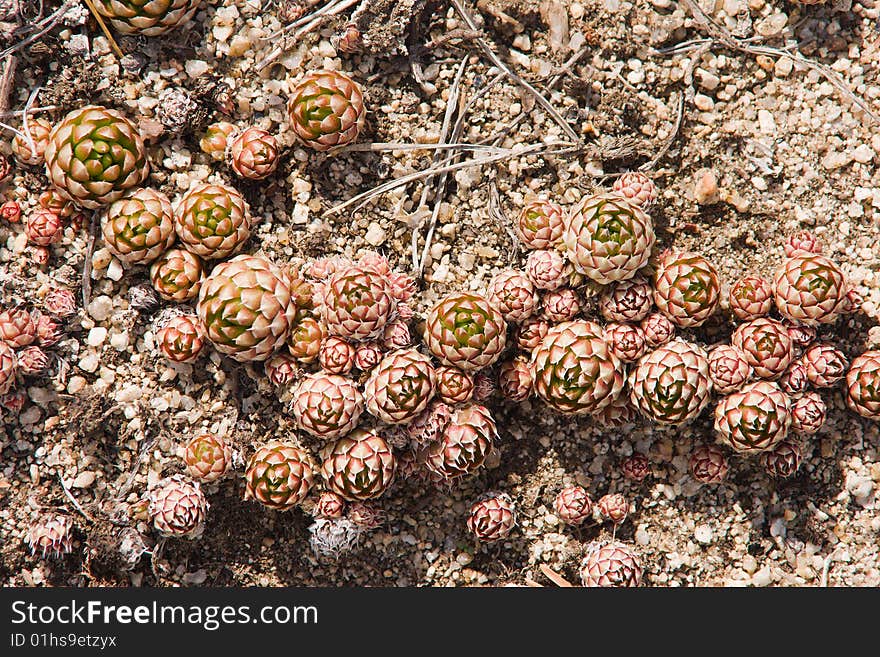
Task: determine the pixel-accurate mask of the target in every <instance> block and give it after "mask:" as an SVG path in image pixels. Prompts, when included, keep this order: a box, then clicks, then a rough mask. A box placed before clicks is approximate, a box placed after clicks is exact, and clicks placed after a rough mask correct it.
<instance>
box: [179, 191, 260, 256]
mask: <svg viewBox="0 0 880 657" xmlns="http://www.w3.org/2000/svg"><path fill="white" fill-rule="evenodd" d="M251 221H252V219H251V214H250V211H249V210H248V207H247V203H246V202H245V200H244V197H243V196H242V195H241V194H240V193H239V192H238V190H237V189H235V188H234V187H230V186H229V185H224V184H213V183H199V184H197V185H196V186H195V187H193V188H192V189H190V190H189V191H188V192H186V193H185V194H184V195H183V197H182V198H181V199H180V202H179V203H178V204H177V208H176V210H175V213H174V230H175V231H176V232H177V236H178V237H179V238H180V241H181V243H182V244H183V247H184V248H185V249H186V250H187V251H191V252H193V253H195V254H196V255H197V256H201V257H202V258H205V259H206V260H220V259H223V258H226V257H228V256H230V255H232V254H233V253H235V252H236V251H237V250H238V249H239V248H240V247H241V245H242V244H244V242H245V241H246V240H247V239H248V237H250V235H251Z"/></svg>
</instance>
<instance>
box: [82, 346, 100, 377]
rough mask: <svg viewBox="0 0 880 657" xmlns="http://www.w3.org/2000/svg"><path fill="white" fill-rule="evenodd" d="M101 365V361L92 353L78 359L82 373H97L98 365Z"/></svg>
mask: <svg viewBox="0 0 880 657" xmlns="http://www.w3.org/2000/svg"><path fill="white" fill-rule="evenodd" d="M100 364H101V359H100V358H98V354H96V353H95V352H94V351H89V352H87V353H86V354H85V355H84V356H83V357H82V358H80V359H79V368H80V369H81V370H83V371H84V372H89V373H93V372H95V371H97V369H98V365H100Z"/></svg>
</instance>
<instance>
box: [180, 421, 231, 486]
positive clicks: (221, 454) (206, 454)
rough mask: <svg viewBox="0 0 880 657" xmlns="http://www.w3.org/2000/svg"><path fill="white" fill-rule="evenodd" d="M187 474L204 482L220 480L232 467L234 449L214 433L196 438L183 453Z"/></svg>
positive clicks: (187, 445)
mask: <svg viewBox="0 0 880 657" xmlns="http://www.w3.org/2000/svg"><path fill="white" fill-rule="evenodd" d="M183 462H184V464H185V465H186V472H187V474H188V475H189V476H190V477H192V478H193V479H196V480H198V481H202V482H205V483H207V482H211V481H216V480H217V479H220V477H222V476H223V475H225V474H226V473H227V472H229V468H230V467H231V466H232V448H231V447H230V446H229V443H228V442H226V440H224V439H223V437H221V436H218V435H216V434H213V433H203V434H199V435H197V436H194V437H193V438H192V439H191V440H190V441H189V442H187V444H186V447H185V448H184V452H183Z"/></svg>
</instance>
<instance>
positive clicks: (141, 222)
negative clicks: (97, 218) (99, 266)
mask: <svg viewBox="0 0 880 657" xmlns="http://www.w3.org/2000/svg"><path fill="white" fill-rule="evenodd" d="M102 233H103V235H104V243H105V244H106V245H107V248H108V249H109V250H110V252H111V253H112V254H113V255H115V256H116V257H117V258H119V260H120V261H122V263H123V264H126V265H136V264H141V263H147V262H151V261H153V260H155V259H156V258H158V257H159V256H160V255H162V253H163V252H164V251H165V250H166V249H168V248H169V247H170V246H171V244H172V243H173V242H174V237H175V235H174V213H173V211H172V209H171V201H169V200H168V197H167V196H165V194H163V193H162V192H158V191H156V190H155V189H151V188H149V187H141V188H140V189H136V190H134V191H131V192H128V193H127V194H126V195H125V196H123V197H122V198H120V199H118V200H116V201H113V203H111V204H110V206H109V207H108V208H107V214H106V215H105V216H104V221H103V224H102Z"/></svg>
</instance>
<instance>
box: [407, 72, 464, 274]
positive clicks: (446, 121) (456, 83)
mask: <svg viewBox="0 0 880 657" xmlns="http://www.w3.org/2000/svg"><path fill="white" fill-rule="evenodd" d="M467 60H468V58H467V57H465V58H464V59H462V60H461V64H459V66H458V71H457V72H456V74H455V79H454V80H453V81H452V86H451V87H450V88H449V96H448V98H447V100H446V111H445V112H444V114H443V125H442V127H441V128H440V141H446V139H447V137H448V135H449V128H450V126H451V125H452V115H453V114H454V113H455V111H456V110H458V109H459V108H458V99H459V96H460V93H461V91H460V90H461V80H462V78H463V77H464V72H465V69H466V68H467ZM453 141H455V138H453ZM440 155H441V153H440V151H437V153H435V154H434V162H437V160H439V159H440ZM447 175H448V174H445V173H444V174H442V176H441V177H440V181H439V183H438V185H437V190H436V191H435V192H434V209H433V211H432V212H431V223H430V224H429V228H428V234H427V236H426V237H425V247H424V249H423V250H422V256H421V258H420V257H419V233H420V232H421V228H422V222H421V221H420V222H419V223H418V225H417V226H415V227H413V232H412V262H413V272H414V273H415V275H416V278H419V279H420V278H421V277H422V271H423V270H424V267H425V258H426V257H427V256H426V255H425V254H426V252H427V250H428V249H430V245H431V240H432V238H433V236H434V233H433V230H431V226H433V225H434V222H435V221H436V217H437V216H439V214H440V205H441V203H442V202H443V190H444V189H446V178H447ZM430 184H431V178H428V179H427V180H426V181H425V184H424V185H423V186H422V195H421V197H420V198H419V204H418V206H417V207H416V210H418V209H419V208H422V207H424V205H425V202H426V201H427V198H428V188H429V187H430Z"/></svg>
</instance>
